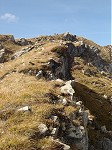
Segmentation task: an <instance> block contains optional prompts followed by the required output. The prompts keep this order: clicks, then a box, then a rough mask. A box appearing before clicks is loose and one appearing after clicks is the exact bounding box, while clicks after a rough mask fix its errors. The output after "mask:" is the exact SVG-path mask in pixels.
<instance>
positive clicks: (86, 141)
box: [0, 33, 112, 150]
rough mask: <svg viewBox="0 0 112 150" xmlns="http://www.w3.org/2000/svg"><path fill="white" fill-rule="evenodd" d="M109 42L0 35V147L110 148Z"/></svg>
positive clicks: (72, 37) (50, 149)
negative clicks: (103, 43) (98, 43)
mask: <svg viewBox="0 0 112 150" xmlns="http://www.w3.org/2000/svg"><path fill="white" fill-rule="evenodd" d="M110 47H111V46H105V47H102V46H100V45H97V44H96V43H94V42H92V41H90V40H87V39H85V38H83V37H78V36H76V35H71V34H69V33H64V34H54V35H52V36H39V37H36V38H32V39H24V38H22V39H14V37H13V36H12V35H0V150H93V149H94V150H107V149H108V150H112V149H111V148H112V147H111V146H112V64H111V58H110V57H111V55H110V51H111V48H110ZM92 148H93V149H92Z"/></svg>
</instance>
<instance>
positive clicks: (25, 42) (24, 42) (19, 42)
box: [18, 38, 28, 46]
mask: <svg viewBox="0 0 112 150" xmlns="http://www.w3.org/2000/svg"><path fill="white" fill-rule="evenodd" d="M18 44H20V45H21V46H26V45H28V41H27V40H26V39H25V38H21V39H20V40H19V41H18Z"/></svg>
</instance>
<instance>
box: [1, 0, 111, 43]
mask: <svg viewBox="0 0 112 150" xmlns="http://www.w3.org/2000/svg"><path fill="white" fill-rule="evenodd" d="M63 32H70V33H71V34H76V35H78V36H83V37H85V38H88V39H90V40H93V41H94V42H96V43H97V44H100V45H108V44H111V0H0V34H13V35H14V36H15V38H20V37H25V38H30V37H36V36H38V35H50V34H54V33H63Z"/></svg>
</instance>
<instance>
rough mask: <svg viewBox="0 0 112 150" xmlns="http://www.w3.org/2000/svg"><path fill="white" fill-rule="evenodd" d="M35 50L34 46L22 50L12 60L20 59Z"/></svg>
mask: <svg viewBox="0 0 112 150" xmlns="http://www.w3.org/2000/svg"><path fill="white" fill-rule="evenodd" d="M33 48H34V46H30V47H26V48H23V49H22V50H20V51H18V52H16V53H15V54H14V55H13V56H12V57H11V59H15V58H18V57H20V56H22V55H23V54H25V53H27V52H29V51H31V50H32V49H33Z"/></svg>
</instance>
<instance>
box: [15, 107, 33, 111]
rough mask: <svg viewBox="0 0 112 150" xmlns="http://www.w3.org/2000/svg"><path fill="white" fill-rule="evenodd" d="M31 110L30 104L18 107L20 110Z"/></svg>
mask: <svg viewBox="0 0 112 150" xmlns="http://www.w3.org/2000/svg"><path fill="white" fill-rule="evenodd" d="M30 110H31V109H30V107H29V106H24V107H22V108H20V109H18V111H30Z"/></svg>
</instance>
